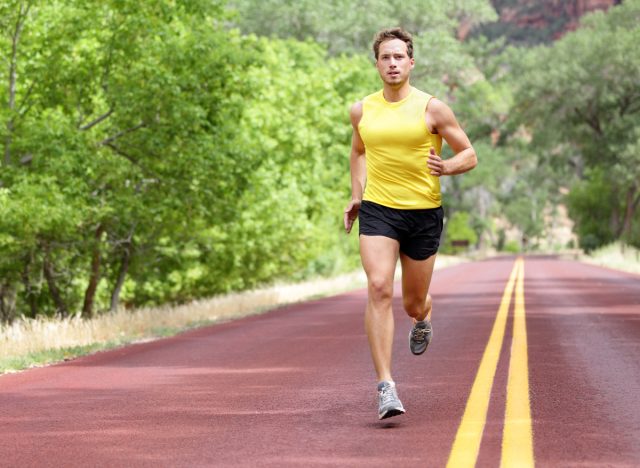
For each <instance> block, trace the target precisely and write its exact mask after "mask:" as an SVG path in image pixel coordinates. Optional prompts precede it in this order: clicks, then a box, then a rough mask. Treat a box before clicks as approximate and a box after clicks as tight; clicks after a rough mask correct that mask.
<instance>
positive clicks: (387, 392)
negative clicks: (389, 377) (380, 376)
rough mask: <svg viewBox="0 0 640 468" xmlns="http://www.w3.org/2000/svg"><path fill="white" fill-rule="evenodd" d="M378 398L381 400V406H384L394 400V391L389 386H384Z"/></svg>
mask: <svg viewBox="0 0 640 468" xmlns="http://www.w3.org/2000/svg"><path fill="white" fill-rule="evenodd" d="M380 398H381V400H382V404H383V405H386V404H387V403H389V402H391V401H393V400H395V399H396V398H397V397H396V395H395V392H394V389H393V387H392V386H391V385H385V386H384V387H382V390H380Z"/></svg>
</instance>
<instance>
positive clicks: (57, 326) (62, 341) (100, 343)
mask: <svg viewBox="0 0 640 468" xmlns="http://www.w3.org/2000/svg"><path fill="white" fill-rule="evenodd" d="M461 261H463V260H461V259H458V258H456V257H447V256H439V257H438V261H437V264H436V268H442V267H444V266H449V265H452V264H455V263H460V262H461ZM398 270H399V269H398ZM365 285H366V277H365V275H364V273H363V272H357V273H351V274H347V275H341V276H338V277H335V278H331V279H320V280H314V281H308V282H304V283H299V284H293V285H282V284H281V285H276V286H272V287H268V288H263V289H259V290H255V291H247V292H242V293H235V294H229V295H225V296H219V297H214V298H211V299H207V300H200V301H194V302H191V303H189V304H185V305H180V306H164V307H150V308H141V309H137V310H135V311H126V310H119V311H117V312H115V313H108V314H103V315H100V316H97V317H95V318H93V319H90V320H84V319H81V318H80V317H77V316H74V317H70V318H65V319H60V318H37V319H26V318H25V319H19V320H16V321H14V322H13V323H12V324H11V325H0V349H2V351H3V352H2V356H0V372H10V371H14V370H19V369H23V368H25V367H30V366H32V365H37V364H46V363H50V362H54V361H59V360H61V359H65V358H71V357H75V356H78V355H81V354H86V353H87V352H91V351H95V350H97V349H106V348H111V347H114V346H118V345H122V344H125V343H132V342H139V341H146V340H152V339H155V338H158V337H162V336H168V335H172V334H175V333H177V332H179V331H182V330H185V329H188V328H192V327H195V326H199V325H205V324H211V323H216V322H221V321H225V320H231V319H234V318H239V317H244V316H247V315H251V314H256V313H260V312H264V311H266V310H269V309H273V308H275V307H277V306H280V305H285V304H291V303H294V302H299V301H303V300H306V299H310V298H314V297H321V296H328V295H331V294H336V293H339V292H343V291H347V290H350V289H356V288H360V287H364V286H365ZM60 350H63V351H62V352H61V351H60Z"/></svg>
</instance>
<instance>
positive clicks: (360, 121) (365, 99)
mask: <svg viewBox="0 0 640 468" xmlns="http://www.w3.org/2000/svg"><path fill="white" fill-rule="evenodd" d="M368 98H369V96H365V97H363V98H362V113H361V114H360V120H358V125H357V128H358V132H360V125H362V120H363V119H364V107H365V104H366V102H367V99H368ZM360 136H361V137H362V134H360Z"/></svg>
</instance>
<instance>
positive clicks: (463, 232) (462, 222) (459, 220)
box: [443, 211, 478, 254]
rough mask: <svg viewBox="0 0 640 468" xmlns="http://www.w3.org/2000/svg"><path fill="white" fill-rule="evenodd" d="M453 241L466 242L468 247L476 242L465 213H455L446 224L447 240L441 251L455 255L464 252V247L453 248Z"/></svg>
mask: <svg viewBox="0 0 640 468" xmlns="http://www.w3.org/2000/svg"><path fill="white" fill-rule="evenodd" d="M453 241H467V242H468V243H469V247H472V246H474V245H475V244H476V242H477V241H478V235H477V234H476V232H475V231H474V230H473V229H472V227H471V225H470V216H469V213H467V212H465V211H456V212H455V213H454V214H453V215H452V216H451V218H450V219H449V221H448V222H447V238H446V241H445V245H444V249H443V251H444V252H445V253H452V254H455V253H459V252H461V251H463V250H466V248H465V247H461V246H454V245H453V244H452V242H453Z"/></svg>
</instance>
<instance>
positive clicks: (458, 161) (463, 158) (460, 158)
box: [443, 146, 478, 175]
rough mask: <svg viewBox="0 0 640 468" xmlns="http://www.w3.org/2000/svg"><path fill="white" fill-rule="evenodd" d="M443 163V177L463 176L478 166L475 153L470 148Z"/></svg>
mask: <svg viewBox="0 0 640 468" xmlns="http://www.w3.org/2000/svg"><path fill="white" fill-rule="evenodd" d="M443 162H444V173H443V175H456V174H463V173H465V172H468V171H470V170H471V169H473V168H474V167H476V166H477V165H478V158H477V156H476V151H475V150H474V149H473V147H472V146H470V147H469V148H467V149H465V150H462V151H460V152H459V153H458V154H456V155H455V156H453V157H452V158H449V159H446V160H444V161H443Z"/></svg>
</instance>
